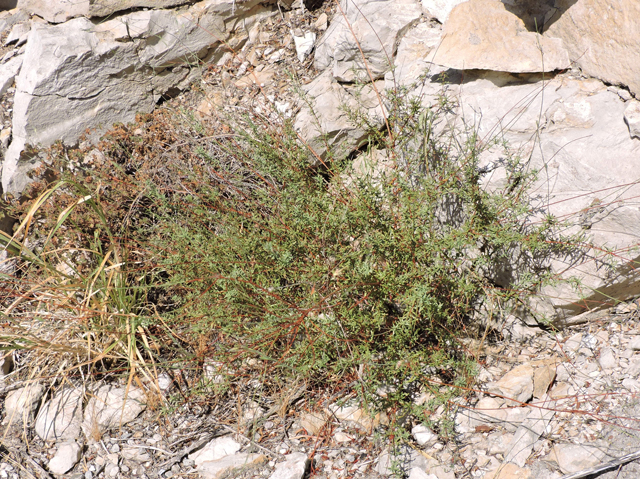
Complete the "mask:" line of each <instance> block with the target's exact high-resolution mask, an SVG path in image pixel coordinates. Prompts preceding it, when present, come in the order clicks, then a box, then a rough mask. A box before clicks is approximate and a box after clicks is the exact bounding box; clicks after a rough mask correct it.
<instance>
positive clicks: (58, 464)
mask: <svg viewBox="0 0 640 480" xmlns="http://www.w3.org/2000/svg"><path fill="white" fill-rule="evenodd" d="M81 455H82V447H81V446H80V445H78V444H77V443H76V442H65V443H63V444H62V445H60V446H59V447H58V451H57V452H56V453H55V455H54V456H53V458H51V460H49V470H50V471H51V473H54V474H56V475H64V474H65V473H67V472H68V471H69V470H71V469H72V468H73V466H74V465H75V464H76V463H78V462H79V461H80V457H81Z"/></svg>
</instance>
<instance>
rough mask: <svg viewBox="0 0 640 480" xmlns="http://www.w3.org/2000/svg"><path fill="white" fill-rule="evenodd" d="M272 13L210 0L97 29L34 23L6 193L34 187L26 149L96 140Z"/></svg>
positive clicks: (88, 24) (19, 89) (85, 24)
mask: <svg viewBox="0 0 640 480" xmlns="http://www.w3.org/2000/svg"><path fill="white" fill-rule="evenodd" d="M138 3H140V2H138ZM78 5H82V3H80V4H78ZM92 5H93V3H92ZM268 13H269V10H268V9H267V8H266V7H263V6H262V5H260V2H259V1H258V0H250V1H248V2H244V3H242V4H241V5H238V6H236V5H235V2H234V1H232V0H230V1H228V2H224V1H223V2H220V1H204V2H199V3H197V4H196V5H194V6H192V7H190V8H189V9H187V10H180V11H172V10H149V11H138V12H133V13H130V14H127V15H122V16H119V17H116V18H114V19H111V20H109V21H106V22H102V23H98V24H94V23H93V22H92V21H90V20H89V19H87V18H85V17H81V18H75V19H73V20H69V21H67V22H65V23H61V24H59V25H50V24H46V23H37V24H34V26H33V28H32V30H31V32H30V34H29V40H28V42H27V45H26V51H25V54H24V59H23V61H22V68H21V71H20V74H19V75H18V77H17V79H16V94H15V99H14V102H15V104H14V115H13V142H12V144H11V145H10V147H9V150H8V151H7V152H6V155H5V161H4V164H3V171H2V186H3V189H4V192H5V193H12V194H19V193H21V192H22V190H23V189H24V187H25V186H26V185H27V183H29V179H28V178H27V176H26V173H27V172H28V171H29V170H30V169H32V168H33V167H34V166H35V165H34V162H33V160H31V159H29V158H25V157H24V156H21V155H22V151H23V149H24V147H25V146H26V145H43V146H48V145H51V144H52V143H53V142H55V141H57V140H61V141H63V142H64V143H66V144H74V143H75V142H77V141H78V139H79V138H80V137H81V135H83V134H84V133H85V132H86V131H87V130H88V129H89V130H91V131H92V133H91V134H90V137H89V139H90V140H97V138H98V137H99V135H100V134H101V133H103V132H104V131H105V130H106V129H108V128H110V127H111V125H113V124H114V123H117V122H122V123H127V122H131V121H133V120H134V119H135V115H136V113H139V112H142V113H148V112H151V111H152V110H153V109H154V108H155V104H156V102H157V101H158V100H159V99H160V98H161V96H162V95H163V94H165V93H166V92H167V91H168V90H169V89H171V88H174V87H176V86H178V88H184V87H185V86H186V84H184V85H182V83H181V82H187V83H188V82H189V80H190V78H191V77H190V76H189V75H190V74H195V72H196V70H194V71H193V72H192V71H191V69H190V67H189V65H191V64H193V63H194V62H198V61H199V60H200V59H203V58H205V57H210V56H211V55H215V52H216V51H217V50H216V49H217V48H218V47H219V46H220V45H221V44H222V42H225V41H227V40H229V38H230V36H231V33H232V32H233V31H235V30H236V28H239V27H240V26H242V27H243V28H247V26H251V24H252V23H253V22H254V21H256V20H257V19H259V18H261V17H262V16H264V15H265V14H268ZM181 85H182V87H181Z"/></svg>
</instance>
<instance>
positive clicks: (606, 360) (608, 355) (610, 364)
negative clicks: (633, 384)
mask: <svg viewBox="0 0 640 480" xmlns="http://www.w3.org/2000/svg"><path fill="white" fill-rule="evenodd" d="M598 362H599V363H600V366H601V367H602V368H603V369H604V370H605V371H609V372H611V371H612V370H613V369H614V368H615V367H616V366H618V362H617V360H616V356H615V355H614V353H613V350H612V349H611V348H603V349H602V351H601V352H600V358H599V359H598Z"/></svg>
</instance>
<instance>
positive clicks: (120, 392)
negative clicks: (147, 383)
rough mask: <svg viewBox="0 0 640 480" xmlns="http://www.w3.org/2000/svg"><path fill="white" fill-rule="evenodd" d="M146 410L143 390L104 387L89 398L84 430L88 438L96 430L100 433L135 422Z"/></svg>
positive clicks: (83, 424)
mask: <svg viewBox="0 0 640 480" xmlns="http://www.w3.org/2000/svg"><path fill="white" fill-rule="evenodd" d="M145 408H146V403H145V394H144V392H143V391H142V390H141V389H139V388H135V387H132V388H130V389H128V390H127V388H125V387H114V386H112V385H103V386H101V387H100V388H98V390H96V391H95V392H93V394H91V395H90V396H89V401H88V402H87V408H86V409H85V411H84V422H83V423H82V428H83V429H84V431H85V435H87V436H90V435H91V434H92V433H93V432H94V431H95V429H96V428H97V429H98V431H99V432H102V431H104V430H108V429H111V428H118V427H120V426H121V425H125V424H127V423H129V422H131V421H132V420H134V419H135V418H136V417H137V416H138V415H139V414H140V413H141V412H142V411H143V410H144V409H145Z"/></svg>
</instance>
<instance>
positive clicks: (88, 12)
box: [18, 0, 196, 23]
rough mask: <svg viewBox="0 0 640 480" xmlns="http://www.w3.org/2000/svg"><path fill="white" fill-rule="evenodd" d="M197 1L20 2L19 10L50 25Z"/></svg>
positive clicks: (74, 0)
mask: <svg viewBox="0 0 640 480" xmlns="http://www.w3.org/2000/svg"><path fill="white" fill-rule="evenodd" d="M195 1H196V0H55V1H51V0H19V2H18V8H20V9H21V10H22V11H25V12H28V13H30V14H35V15H38V16H39V17H42V18H44V19H45V20H46V21H47V22H50V23H63V22H66V21H68V20H71V19H72V18H76V17H107V16H109V15H112V14H114V13H116V12H120V11H123V10H129V9H131V8H136V7H151V8H167V7H173V6H178V5H184V4H185V3H193V2H195Z"/></svg>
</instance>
